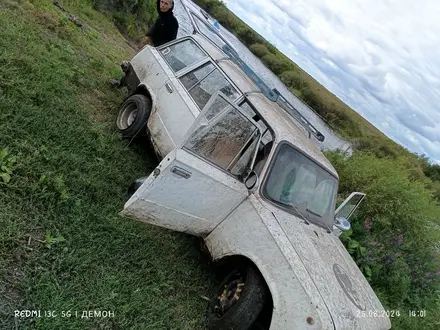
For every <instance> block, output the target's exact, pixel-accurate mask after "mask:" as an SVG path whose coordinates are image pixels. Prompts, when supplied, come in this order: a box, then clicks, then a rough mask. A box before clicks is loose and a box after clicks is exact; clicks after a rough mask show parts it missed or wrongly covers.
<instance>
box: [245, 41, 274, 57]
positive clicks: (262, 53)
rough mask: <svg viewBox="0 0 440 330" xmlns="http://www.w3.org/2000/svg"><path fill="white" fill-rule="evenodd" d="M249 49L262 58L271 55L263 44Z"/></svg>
mask: <svg viewBox="0 0 440 330" xmlns="http://www.w3.org/2000/svg"><path fill="white" fill-rule="evenodd" d="M249 49H250V51H251V52H252V53H254V55H255V56H257V57H260V58H261V57H263V56H265V55H268V54H270V52H269V50H268V49H267V47H266V46H265V45H263V44H253V45H252V46H250V47H249Z"/></svg>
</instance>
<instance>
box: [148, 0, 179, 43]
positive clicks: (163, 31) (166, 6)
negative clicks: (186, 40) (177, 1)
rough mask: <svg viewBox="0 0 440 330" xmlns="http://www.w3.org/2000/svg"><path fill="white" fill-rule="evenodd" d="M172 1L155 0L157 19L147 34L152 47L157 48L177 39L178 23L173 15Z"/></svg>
mask: <svg viewBox="0 0 440 330" xmlns="http://www.w3.org/2000/svg"><path fill="white" fill-rule="evenodd" d="M173 9H174V1H173V0H157V12H158V14H159V17H158V18H157V20H156V22H155V23H154V25H153V26H152V27H151V29H150V30H149V31H148V32H147V37H148V38H149V39H150V40H151V43H152V46H154V47H158V46H160V45H163V44H165V43H167V42H169V41H172V40H175V39H176V38H177V31H178V30H179V22H178V21H177V19H176V17H175V16H174V13H173Z"/></svg>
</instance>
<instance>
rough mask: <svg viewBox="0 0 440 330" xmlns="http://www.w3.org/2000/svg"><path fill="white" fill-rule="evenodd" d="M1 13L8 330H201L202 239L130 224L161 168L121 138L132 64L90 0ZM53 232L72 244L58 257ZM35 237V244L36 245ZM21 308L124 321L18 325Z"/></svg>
mask: <svg viewBox="0 0 440 330" xmlns="http://www.w3.org/2000/svg"><path fill="white" fill-rule="evenodd" d="M63 5H64V6H65V7H66V9H68V10H69V11H70V12H72V13H73V14H74V15H76V16H78V17H79V18H80V19H81V20H83V21H85V22H86V23H87V25H88V29H87V31H86V32H82V31H81V29H79V28H77V27H76V26H74V25H73V24H72V23H71V22H70V21H68V20H67V19H66V17H65V14H64V13H62V12H61V11H59V10H58V9H57V8H56V7H55V6H53V5H52V3H51V1H49V0H29V1H27V0H21V1H12V0H6V1H1V2H0V150H1V149H3V148H7V149H8V150H9V153H10V154H11V155H14V156H16V157H17V163H16V165H15V168H14V170H13V175H12V180H11V182H10V183H9V184H7V185H5V184H1V183H0V205H1V211H0V237H1V240H0V329H11V328H13V326H14V325H15V324H18V325H20V326H21V328H24V329H27V328H37V329H45V330H46V329H98V328H99V329H110V328H111V329H197V328H200V327H201V321H202V320H203V314H204V308H205V305H206V303H205V302H204V301H203V300H202V299H201V298H200V296H201V295H208V294H209V292H210V290H211V286H212V282H211V280H212V272H211V270H210V268H209V266H208V265H207V262H206V260H204V259H203V258H202V256H201V255H200V252H199V251H198V249H197V248H195V246H196V242H195V241H194V239H193V238H190V237H188V236H186V235H182V234H176V233H171V232H168V231H165V230H160V229H158V228H154V227H151V226H148V225H145V224H142V223H140V222H136V221H131V220H127V219H124V218H121V217H120V216H118V212H119V211H120V210H121V209H122V207H123V203H124V200H125V191H126V188H127V186H128V183H129V182H131V180H133V179H134V178H136V177H139V176H142V175H145V174H147V173H149V172H150V170H151V169H152V168H153V167H154V164H155V160H153V159H150V158H149V156H148V153H146V152H145V151H144V150H142V149H140V148H132V147H130V148H127V147H126V143H124V142H123V141H121V140H120V138H119V135H118V133H117V132H116V130H115V128H114V124H113V123H114V120H115V117H116V113H117V108H118V105H119V104H120V101H121V100H122V97H123V95H122V94H121V93H120V92H115V91H114V90H111V89H110V88H109V87H107V81H108V79H109V78H111V77H113V76H115V75H119V74H120V70H119V67H118V65H117V64H118V63H119V62H120V60H122V59H124V58H127V57H128V56H130V54H131V53H132V50H131V48H129V47H128V46H127V44H126V42H125V40H124V39H123V38H122V36H121V35H120V34H119V32H118V31H117V30H116V29H115V27H114V26H113V24H111V23H110V22H109V21H108V20H107V19H106V18H105V17H104V16H103V15H101V14H98V13H97V12H95V11H94V10H92V9H91V7H89V6H88V5H87V4H84V2H83V1H79V0H77V1H75V0H70V1H67V0H66V1H63ZM46 232H50V234H51V235H52V236H55V237H57V236H58V235H62V236H63V237H64V238H65V241H64V242H60V243H57V244H53V245H52V246H51V248H48V247H47V246H46V244H44V243H43V242H44V241H45V240H46V239H45V234H46ZM29 237H31V240H30V244H29V245H28V243H29ZM16 309H33V310H38V309H40V310H57V311H58V312H59V313H60V311H61V310H72V311H75V310H76V311H79V312H81V311H82V310H96V309H100V310H111V311H114V312H115V314H116V316H115V317H114V318H112V319H81V318H80V317H78V318H74V317H72V318H70V319H63V318H61V317H57V318H54V319H48V318H39V319H34V320H31V319H14V318H13V311H14V310H16Z"/></svg>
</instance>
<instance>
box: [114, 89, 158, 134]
mask: <svg viewBox="0 0 440 330" xmlns="http://www.w3.org/2000/svg"><path fill="white" fill-rule="evenodd" d="M150 113H151V100H150V99H149V98H148V97H146V96H145V95H142V94H135V95H132V96H130V97H129V98H127V99H126V100H125V102H124V103H123V104H122V106H121V110H120V111H119V114H118V118H117V119H116V126H117V127H118V129H119V132H120V133H121V135H122V137H123V138H126V139H132V138H134V137H141V136H143V135H145V132H146V126H147V122H148V118H149V117H150Z"/></svg>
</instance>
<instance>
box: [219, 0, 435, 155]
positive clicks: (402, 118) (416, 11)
mask: <svg viewBox="0 0 440 330" xmlns="http://www.w3.org/2000/svg"><path fill="white" fill-rule="evenodd" d="M272 1H273V2H272ZM226 3H227V5H228V7H229V8H230V9H231V10H232V11H233V12H235V13H236V14H237V15H238V16H239V17H240V18H242V19H243V20H244V21H245V22H246V23H248V24H249V25H251V26H252V27H253V28H254V29H255V30H256V31H257V32H258V33H260V34H261V35H263V36H264V37H265V38H267V39H268V40H269V41H271V42H272V43H273V44H274V45H275V46H277V47H278V48H279V49H280V50H281V51H282V52H284V53H285V54H286V55H287V56H289V57H291V58H292V59H293V60H294V61H295V62H296V63H298V65H300V66H301V67H302V68H303V69H305V70H306V71H307V72H309V73H310V74H311V75H312V76H314V77H315V78H317V79H318V80H319V81H320V82H321V83H322V84H323V85H325V86H326V87H327V88H329V89H330V90H331V91H332V92H333V93H335V94H336V95H337V96H339V97H340V98H341V99H342V100H343V101H344V102H346V103H348V104H349V105H350V106H351V107H352V108H354V109H355V110H356V111H358V112H359V113H360V114H361V115H363V116H364V117H365V118H367V119H368V120H369V121H370V122H372V123H373V124H374V125H375V126H377V127H378V128H379V129H381V130H382V131H383V132H384V133H385V134H387V135H388V136H390V137H391V138H393V139H395V140H396V141H397V142H399V143H401V144H402V145H404V146H405V147H407V148H408V149H410V150H412V151H414V152H417V153H426V154H427V155H428V156H429V157H430V158H431V159H432V160H434V161H439V160H440V124H439V123H440V106H439V104H440V78H439V77H440V46H439V45H440V20H439V19H438V17H439V16H440V2H438V1H436V0H419V1H413V0H399V1H397V0H382V1H380V2H378V1H375V2H371V1H364V0H332V1H327V0H293V1H288V0H278V1H276V0H260V1H258V2H256V1H255V2H254V1H250V0H240V1H237V0H226ZM269 27H270V28H269Z"/></svg>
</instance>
